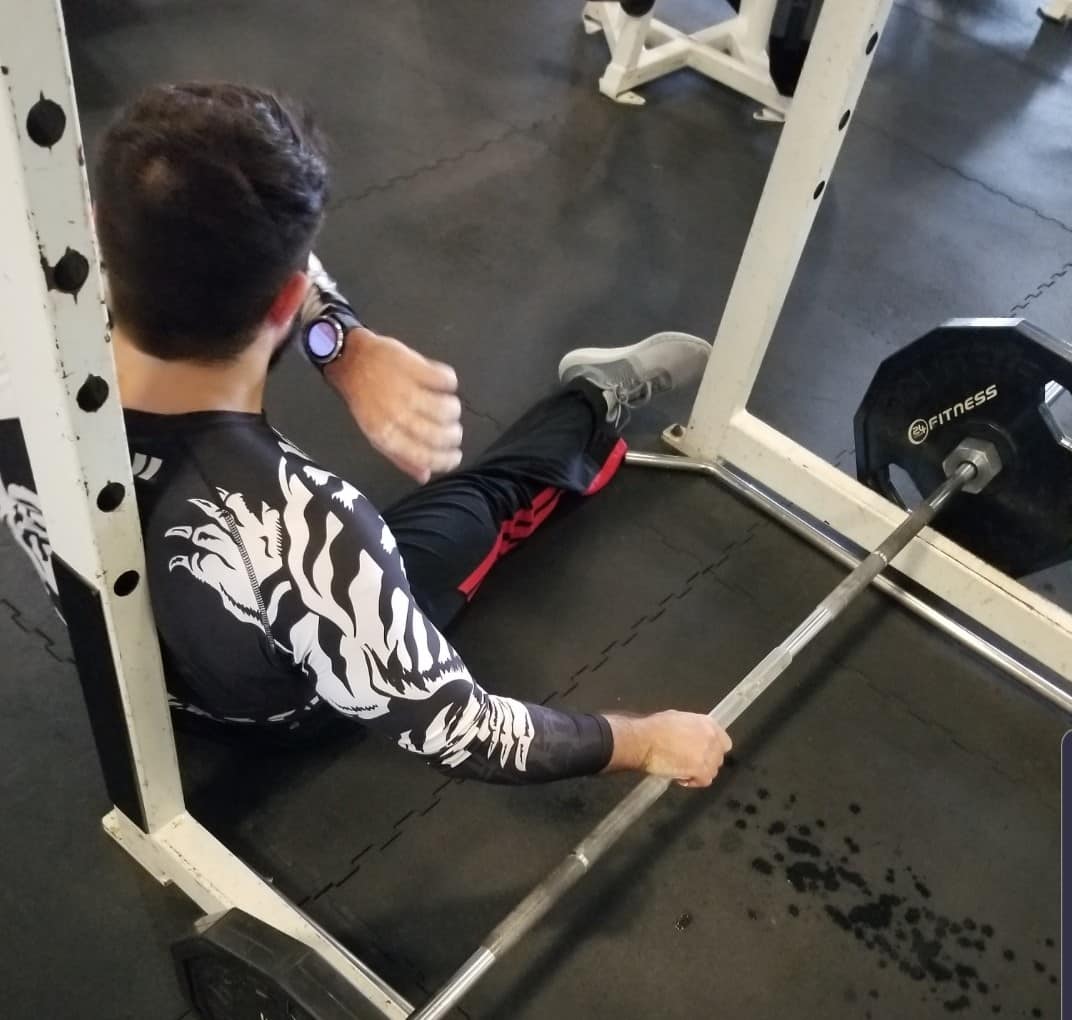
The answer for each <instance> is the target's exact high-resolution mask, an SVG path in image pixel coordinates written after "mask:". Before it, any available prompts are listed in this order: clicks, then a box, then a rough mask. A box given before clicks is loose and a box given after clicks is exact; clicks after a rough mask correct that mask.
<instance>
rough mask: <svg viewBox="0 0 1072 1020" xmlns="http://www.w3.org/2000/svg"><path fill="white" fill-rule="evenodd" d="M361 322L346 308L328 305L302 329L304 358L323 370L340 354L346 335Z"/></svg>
mask: <svg viewBox="0 0 1072 1020" xmlns="http://www.w3.org/2000/svg"><path fill="white" fill-rule="evenodd" d="M360 325H361V322H360V321H359V320H358V318H357V316H356V315H354V313H353V312H351V311H350V310H349V309H348V308H344V307H341V306H339V305H328V306H326V307H325V308H323V309H322V310H321V311H320V312H319V313H318V314H317V315H316V316H315V317H314V318H312V319H310V320H309V321H308V322H307V323H306V324H305V325H304V326H303V327H302V346H303V347H304V348H305V355H306V357H307V358H308V359H309V360H310V361H311V362H312V363H313V364H314V365H318V366H319V367H320V368H323V367H324V366H325V365H330V364H331V363H332V362H333V361H334V360H335V359H336V358H338V357H339V356H340V355H341V354H342V349H343V347H344V346H345V345H346V334H347V333H348V332H350V330H351V329H355V328H356V327H358V326H360Z"/></svg>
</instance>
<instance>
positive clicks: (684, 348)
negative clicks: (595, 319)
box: [558, 333, 711, 427]
mask: <svg viewBox="0 0 1072 1020" xmlns="http://www.w3.org/2000/svg"><path fill="white" fill-rule="evenodd" d="M710 354H711V345H710V344H709V343H708V342H707V341H706V340H701V339H700V338H699V337H698V336H690V335H689V334H688V333H656V334H654V335H653V336H649V337H648V338H647V339H646V340H641V341H640V342H639V343H635V344H632V345H630V346H629V347H580V348H578V349H577V350H575V351H570V352H569V354H567V355H566V356H565V357H564V358H563V359H562V360H561V361H560V362H559V365H558V378H559V380H560V381H561V382H563V383H568V382H572V381H573V380H574V379H587V380H589V382H592V383H595V385H596V386H598V387H599V388H600V389H601V390H602V391H603V393H604V395H605V396H606V398H607V421H609V422H612V423H613V424H615V425H617V426H618V427H622V426H624V425H625V423H626V421H628V419H629V412H630V411H631V410H632V409H633V408H635V407H642V406H643V405H644V404H646V403H648V401H650V400H651V399H652V397H654V396H656V395H657V394H659V393H669V392H670V390H676V389H680V388H681V387H682V386H689V385H691V384H692V383H696V382H699V380H700V377H701V376H702V375H703V372H704V368H705V367H706V366H707V359H708V357H709V356H710Z"/></svg>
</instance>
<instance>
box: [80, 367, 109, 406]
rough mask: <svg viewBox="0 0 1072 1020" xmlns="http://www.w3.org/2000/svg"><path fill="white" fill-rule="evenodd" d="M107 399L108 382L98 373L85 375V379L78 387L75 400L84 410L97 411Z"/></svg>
mask: <svg viewBox="0 0 1072 1020" xmlns="http://www.w3.org/2000/svg"><path fill="white" fill-rule="evenodd" d="M107 399H108V384H107V383H106V382H105V381H104V380H103V379H102V378H101V377H100V376H99V375H87V376H86V381H85V382H84V383H82V385H81V386H79V387H78V394H77V396H76V397H75V400H76V401H77V402H78V406H79V407H80V408H81V409H82V410H83V411H86V412H90V413H92V412H93V411H99V410H100V409H101V408H102V407H103V406H104V402H105V401H106V400H107Z"/></svg>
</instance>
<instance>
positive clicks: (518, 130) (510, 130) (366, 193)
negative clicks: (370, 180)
mask: <svg viewBox="0 0 1072 1020" xmlns="http://www.w3.org/2000/svg"><path fill="white" fill-rule="evenodd" d="M559 116H560V115H559V114H557V113H554V114H551V116H549V117H541V118H538V119H537V120H533V121H529V122H528V123H526V124H509V125H507V126H506V128H504V129H503V130H502V131H500V132H499V133H498V134H495V135H492V136H491V137H490V138H486V139H484V141H482V142H480V143H479V144H477V145H472V146H469V147H467V148H465V149H461V150H459V151H458V152H451V153H448V154H447V155H445V156H440V157H439V158H438V159H434V160H432V161H431V162H430V163H422V164H421V165H420V166H417V167H414V168H413V169H412V170H406V171H404V172H402V173H398V174H392V175H391V176H390V177H388V178H386V179H385V180H382V181H376V182H375V183H374V184H370V185H369V186H368V187H366V188H363V189H362V190H361V191H358V192H355V193H354V194H352V195H342V196H340V197H339V198H338V199H336V200H335V201H334V202H333V203H332V204H331V206H330V209H331V211H333V212H334V211H335V210H338V209H341V208H343V207H344V206H348V205H357V204H358V203H360V202H363V201H364V200H365V199H366V198H368V197H370V196H371V195H374V194H376V193H377V192H385V191H390V190H391V189H392V188H393V187H395V185H397V184H403V183H405V182H407V181H413V180H416V179H417V178H418V177H421V176H423V175H424V174H428V173H433V172H434V171H436V170H439V169H441V168H442V167H444V166H449V165H450V164H451V163H460V162H462V161H463V160H466V159H468V158H469V157H470V156H478V155H479V154H480V153H482V152H484V151H486V150H487V149H490V148H492V147H493V146H495V145H500V144H502V143H503V142H505V141H508V140H509V139H511V138H515V137H517V136H518V135H524V134H528V133H530V132H532V131H535V130H536V129H537V128H540V127H542V126H543V125H544V124H548V123H551V122H553V121H555V120H558V119H559Z"/></svg>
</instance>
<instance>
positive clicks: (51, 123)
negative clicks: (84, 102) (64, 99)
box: [26, 93, 67, 149]
mask: <svg viewBox="0 0 1072 1020" xmlns="http://www.w3.org/2000/svg"><path fill="white" fill-rule="evenodd" d="M66 128H67V114H65V113H64V112H63V107H61V106H60V105H59V103H54V102H53V101H52V100H51V99H46V98H45V96H44V93H42V94H41V98H40V99H38V100H37V102H36V103H34V104H33V106H31V107H30V112H29V113H28V114H26V133H27V134H28V135H29V136H30V141H32V142H33V143H34V144H35V145H40V146H41V148H42V149H51V148H52V146H53V145H55V144H56V143H57V142H58V141H59V140H60V139H61V138H62V137H63V132H64V131H65V130H66Z"/></svg>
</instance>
